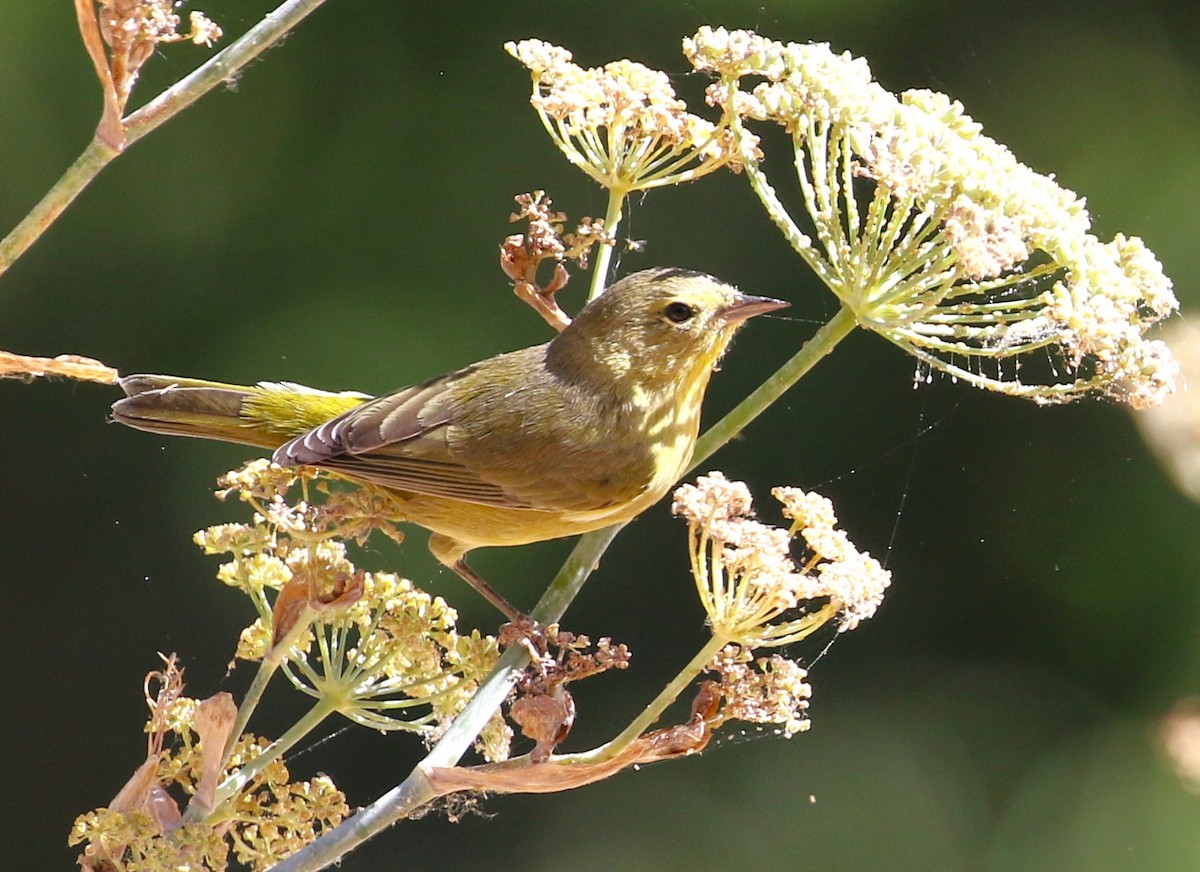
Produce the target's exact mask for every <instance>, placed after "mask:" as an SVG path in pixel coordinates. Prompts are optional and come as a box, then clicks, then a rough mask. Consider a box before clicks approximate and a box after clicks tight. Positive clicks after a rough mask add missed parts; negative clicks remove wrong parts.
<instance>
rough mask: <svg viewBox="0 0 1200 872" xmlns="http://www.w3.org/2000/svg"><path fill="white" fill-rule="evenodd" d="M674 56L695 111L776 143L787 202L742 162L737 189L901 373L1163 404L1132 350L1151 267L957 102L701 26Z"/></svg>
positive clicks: (819, 50) (1160, 298)
mask: <svg viewBox="0 0 1200 872" xmlns="http://www.w3.org/2000/svg"><path fill="white" fill-rule="evenodd" d="M684 54H685V55H686V56H687V57H688V59H689V60H690V61H691V63H692V65H693V67H694V68H695V69H696V70H698V71H703V72H707V73H709V74H711V75H713V76H714V77H715V79H716V81H715V82H714V83H713V84H712V85H710V86H709V89H708V98H709V101H710V102H711V103H713V104H714V105H717V106H719V107H721V109H722V111H723V112H724V113H725V117H726V118H729V119H731V120H730V123H731V126H732V127H734V128H735V129H744V128H745V125H746V124H749V123H754V122H767V123H774V124H777V125H779V126H781V127H783V128H784V130H785V131H786V132H787V133H788V134H789V135H790V136H791V139H792V147H793V151H794V155H791V156H789V157H790V158H791V159H790V160H788V162H787V163H788V164H789V165H794V169H795V177H796V178H797V180H798V183H799V188H800V191H799V196H798V198H793V197H781V196H780V195H779V194H778V193H777V192H776V190H775V188H774V187H773V186H772V184H771V182H770V181H769V180H768V177H767V172H768V166H767V161H764V160H759V159H758V158H757V157H756V156H755V155H753V154H750V153H744V154H743V162H744V166H745V168H746V171H747V175H748V177H749V179H750V182H751V185H752V186H753V187H754V189H755V192H756V193H757V194H758V196H759V198H760V200H761V201H762V203H763V205H764V206H765V207H766V209H767V212H768V214H769V215H770V216H771V218H772V219H773V220H774V221H775V223H776V225H777V226H778V227H779V229H780V230H781V231H782V232H783V233H784V235H785V237H786V238H787V240H788V242H789V243H790V244H791V245H792V247H793V248H794V249H795V251H796V252H797V253H798V254H799V255H800V256H801V257H802V258H803V259H804V260H805V261H806V262H807V263H808V265H809V266H810V267H812V268H813V269H814V270H815V271H816V273H817V274H818V276H819V277H820V278H821V279H822V280H823V281H824V283H825V284H826V285H827V286H828V287H829V288H830V290H832V291H833V293H834V294H835V295H837V297H838V298H839V299H840V300H841V302H842V303H843V305H844V306H845V307H846V308H847V309H849V310H850V311H851V312H852V313H853V315H854V317H855V319H856V320H857V322H858V323H859V324H860V325H861V326H863V327H866V328H868V329H870V330H873V331H875V332H877V333H879V334H880V335H882V336H884V337H885V338H887V339H888V340H890V341H892V342H894V343H895V344H897V345H899V346H900V347H901V348H903V349H904V350H905V351H907V352H909V353H910V354H912V355H913V356H914V357H916V358H917V360H918V361H919V364H918V366H919V369H921V370H929V369H937V370H941V371H943V372H946V373H948V374H950V375H951V376H953V377H955V378H959V379H962V380H963V381H966V382H968V383H969V384H972V385H975V386H977V387H982V388H986V389H989V390H993V391H998V392H1001V393H1006V394H1010V395H1014V396H1022V397H1027V398H1030V399H1033V400H1035V401H1037V402H1042V403H1056V402H1065V401H1068V400H1072V399H1076V398H1078V397H1081V396H1086V395H1093V394H1099V395H1103V396H1106V397H1109V398H1111V399H1115V400H1118V401H1120V402H1124V403H1127V404H1128V405H1130V406H1133V407H1134V408H1146V407H1148V406H1153V405H1156V404H1157V403H1159V402H1161V400H1162V399H1163V398H1164V397H1165V396H1166V395H1167V394H1169V393H1170V392H1172V391H1173V390H1174V388H1175V381H1176V376H1177V372H1178V366H1177V364H1176V363H1175V361H1174V359H1173V358H1172V356H1171V352H1170V350H1169V349H1168V348H1167V347H1166V345H1165V344H1164V343H1162V342H1160V341H1156V340H1151V339H1148V338H1147V337H1146V332H1147V330H1148V329H1149V328H1150V327H1151V326H1152V325H1153V324H1154V323H1155V322H1157V321H1159V320H1160V319H1162V318H1164V317H1166V316H1168V315H1170V314H1171V313H1173V312H1174V311H1175V310H1176V309H1177V308H1178V302H1177V300H1176V298H1175V295H1174V292H1173V290H1172V287H1171V282H1170V280H1169V279H1168V278H1167V277H1166V276H1165V275H1164V274H1163V271H1162V267H1161V265H1160V264H1159V262H1158V261H1157V259H1156V258H1155V257H1154V255H1153V254H1152V253H1151V252H1150V251H1149V250H1148V249H1147V248H1146V247H1145V246H1144V245H1143V244H1142V242H1141V240H1139V239H1137V238H1133V237H1125V236H1122V235H1118V236H1117V237H1115V238H1114V239H1113V240H1112V241H1111V242H1103V241H1101V240H1099V239H1097V238H1096V236H1094V235H1093V234H1092V233H1091V220H1090V217H1089V215H1088V213H1087V209H1086V205H1085V203H1084V200H1083V199H1082V198H1081V197H1079V196H1077V195H1076V194H1075V193H1073V192H1072V191H1069V190H1067V189H1065V188H1063V187H1062V186H1060V185H1059V184H1058V183H1057V182H1056V181H1055V180H1054V178H1053V177H1052V176H1046V175H1043V174H1041V173H1037V172H1035V171H1034V170H1032V169H1030V168H1029V167H1028V166H1026V165H1024V164H1022V163H1021V162H1019V161H1018V160H1017V159H1016V158H1015V157H1014V156H1013V154H1012V153H1011V152H1010V151H1009V150H1008V149H1007V148H1006V147H1005V146H1004V145H1002V144H1001V143H998V142H996V141H995V140H993V139H991V138H989V137H988V136H986V135H984V133H983V131H982V127H981V126H980V125H979V124H978V123H977V122H976V121H974V120H973V119H972V118H971V117H970V116H968V115H967V114H966V113H965V111H964V110H963V107H962V105H961V104H960V103H958V102H957V101H954V100H951V99H950V98H949V97H947V96H946V95H944V94H939V93H937V92H934V91H928V90H912V91H907V92H904V93H902V94H899V95H895V94H892V93H891V92H889V91H887V90H886V89H884V88H883V87H881V86H880V85H879V84H878V83H876V82H875V81H874V79H873V78H872V75H871V71H870V68H869V66H868V65H867V63H866V61H865V60H863V59H861V58H855V57H853V56H851V55H850V54H849V53H845V52H843V53H836V52H834V51H833V50H832V49H831V48H830V47H829V46H828V45H827V44H824V43H813V44H797V43H781V42H776V41H774V40H769V39H765V38H763V37H761V36H758V35H756V34H754V33H751V32H748V31H728V30H725V29H723V28H711V27H703V28H701V29H700V30H699V31H698V32H697V33H696V34H695V36H693V37H692V38H690V39H686V40H684ZM790 174H791V173H790V172H789V175H790ZM794 200H798V201H799V202H801V203H803V211H804V212H805V213H807V216H806V220H805V221H803V222H801V221H799V220H798V219H797V217H796V214H797V210H796V209H795V208H794V207H792V206H788V205H785V201H786V202H792V201H794ZM805 224H806V225H807V226H808V227H810V228H811V230H805V229H804V228H803V226H802V225H805Z"/></svg>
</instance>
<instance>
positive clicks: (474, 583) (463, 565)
mask: <svg viewBox="0 0 1200 872" xmlns="http://www.w3.org/2000/svg"><path fill="white" fill-rule="evenodd" d="M449 565H450V568H451V569H453V570H454V571H455V572H456V573H458V577H459V578H461V579H462V580H463V581H465V582H466V583H467V584H469V585H471V587H473V588H475V590H477V591H479V593H480V594H481V595H482V596H483V598H484V599H485V600H487V601H488V602H490V603H491V604H492V605H494V606H495V607H496V608H498V609H499V610H500V611H501V612H503V614H504V616H505V617H506V618H508V619H509V620H510V621H511V622H512V623H514V624H516V623H520V622H522V621H528V620H529V619H528V618H527V617H526V616H525V615H523V614H522V613H521V612H519V611H517V610H516V609H515V608H513V605H512V603H510V602H509V601H508V600H506V599H505V598H504V597H502V596H500V594H498V593H497V592H496V589H495V588H494V587H492V586H491V585H490V584H488V583H487V581H486V580H484V577H483V576H482V575H480V574H479V573H478V572H476V571H475V570H474V569H472V568H471V567H469V566H467V561H466V560H465V559H463V558H461V557H460V558H459V559H458V560H456V561H455V562H454V563H451V564H449Z"/></svg>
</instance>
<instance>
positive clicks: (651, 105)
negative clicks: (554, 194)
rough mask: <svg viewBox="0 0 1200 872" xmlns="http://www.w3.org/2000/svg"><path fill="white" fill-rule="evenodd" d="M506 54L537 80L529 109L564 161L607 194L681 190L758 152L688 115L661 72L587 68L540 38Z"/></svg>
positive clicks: (622, 64)
mask: <svg viewBox="0 0 1200 872" xmlns="http://www.w3.org/2000/svg"><path fill="white" fill-rule="evenodd" d="M504 48H505V50H506V51H507V52H508V53H509V54H511V55H512V56H513V57H515V58H516V59H517V60H519V61H520V62H521V63H522V64H524V65H525V66H526V67H528V68H529V70H530V72H531V73H532V75H533V96H532V98H531V100H530V102H531V103H532V104H533V107H534V108H535V109H536V110H537V112H538V115H539V116H540V117H541V119H542V123H543V124H544V125H545V127H546V130H547V132H548V133H549V134H550V136H551V138H552V139H553V140H554V142H555V143H556V144H557V145H558V147H559V148H560V149H561V150H562V153H563V154H564V155H566V157H567V160H569V161H570V162H571V163H572V164H574V165H575V166H577V167H579V168H580V169H581V170H583V171H584V172H585V173H587V174H588V175H589V176H591V177H592V178H593V179H594V180H595V181H596V182H598V183H599V184H600V185H602V186H603V187H605V188H607V189H608V190H609V191H614V192H617V193H618V194H619V195H621V196H624V195H625V194H628V193H629V192H631V191H638V190H645V189H647V188H655V187H660V186H663V185H674V184H679V183H680V182H686V181H690V180H692V179H696V178H699V177H700V176H703V175H706V174H707V173H710V172H713V171H714V170H717V169H720V168H721V167H724V166H737V165H738V164H739V163H740V161H741V160H742V157H741V155H742V154H743V153H744V152H753V149H754V140H753V137H750V136H749V135H748V134H742V135H743V136H745V137H746V141H745V142H743V143H740V147H739V143H738V142H737V141H735V135H734V133H733V132H732V131H731V130H730V128H729V127H728V126H727V125H725V124H720V125H714V124H713V123H712V122H710V121H706V120H705V119H703V118H701V117H699V116H698V115H693V114H691V113H690V112H688V111H687V106H686V105H685V104H684V102H683V101H682V100H680V99H679V98H678V97H676V96H675V91H674V89H673V88H672V87H671V83H670V80H668V78H667V76H666V74H665V73H661V72H659V71H658V70H652V69H650V68H649V67H645V66H643V65H642V64H638V63H634V62H633V61H629V60H621V61H613V62H612V63H609V64H605V65H604V66H603V67H592V68H590V69H585V68H584V67H580V66H578V65H576V64H574V63H573V62H572V61H571V53H570V52H569V51H567V50H566V49H563V48H559V47H558V46H555V45H551V44H549V43H546V42H542V41H541V40H538V39H526V40H521V41H520V42H516V43H513V42H510V43H506V44H505V46H504Z"/></svg>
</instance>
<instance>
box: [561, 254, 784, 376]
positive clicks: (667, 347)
mask: <svg viewBox="0 0 1200 872" xmlns="http://www.w3.org/2000/svg"><path fill="white" fill-rule="evenodd" d="M786 305H788V304H787V303H785V302H783V301H782V300H773V299H771V298H769V297H754V296H750V295H748V294H743V293H741V292H740V291H738V290H737V288H734V287H732V286H730V285H727V284H725V283H724V282H721V281H719V280H717V279H715V278H713V277H712V276H710V275H707V274H705V273H701V272H696V271H694V270H686V269H678V268H659V269H648V270H643V271H641V272H636V273H633V274H632V275H630V276H627V277H625V278H623V279H621V280H620V281H619V282H616V283H615V284H613V285H612V286H610V287H609V288H608V289H607V290H605V291H604V293H603V294H601V295H600V296H599V297H597V298H596V299H595V300H593V301H592V302H590V303H588V304H587V305H586V306H585V307H584V308H583V310H582V311H580V313H579V314H578V315H577V316H576V317H575V320H574V321H573V322H572V323H571V325H570V326H569V327H567V328H566V329H565V330H564V331H563V332H562V333H561V334H559V336H558V337H557V338H556V339H555V340H554V341H553V342H552V343H551V355H552V357H558V358H559V359H561V360H563V361H564V362H567V363H568V364H573V365H576V366H585V367H588V368H594V369H595V371H596V373H597V375H600V376H601V377H604V378H615V379H619V380H625V379H630V380H632V381H634V382H637V383H641V384H651V385H653V384H657V383H659V382H662V383H664V384H669V383H675V384H678V383H680V382H684V383H686V382H690V381H692V380H693V379H694V378H696V377H702V378H707V374H708V372H709V371H711V369H712V367H713V366H714V365H715V364H716V362H717V361H718V360H719V359H720V358H721V355H722V354H723V353H724V352H725V349H726V347H727V346H728V345H729V341H730V340H731V339H732V338H733V335H734V333H736V332H737V330H738V328H739V327H741V326H742V324H744V323H745V322H746V320H747V319H749V318H751V317H753V316H755V315H761V314H763V313H764V312H771V311H774V310H776V309H780V308H783V307H784V306H786Z"/></svg>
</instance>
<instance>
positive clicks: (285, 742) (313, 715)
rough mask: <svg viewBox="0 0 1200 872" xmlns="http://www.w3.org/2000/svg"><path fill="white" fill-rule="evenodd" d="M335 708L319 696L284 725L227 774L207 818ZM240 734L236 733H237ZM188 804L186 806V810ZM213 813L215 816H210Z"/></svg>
mask: <svg viewBox="0 0 1200 872" xmlns="http://www.w3.org/2000/svg"><path fill="white" fill-rule="evenodd" d="M336 711H337V705H336V704H334V703H332V702H330V701H329V700H326V699H325V698H323V697H322V698H319V699H318V700H317V702H316V705H314V706H313V707H312V708H311V709H309V710H308V712H307V714H305V715H304V717H302V718H300V720H298V721H296V723H294V724H292V726H291V727H290V728H289V729H288V731H287V732H286V733H284V734H283V735H282V736H280V737H279V738H278V739H276V740H275V741H274V742H272V743H271V744H270V745H269V746H267V747H266V748H264V749H263V751H262V753H261V754H259V755H258V756H257V757H255V758H254V759H253V760H249V761H247V762H246V764H245V765H244V766H242V767H241V768H240V769H238V770H237V771H236V772H234V773H232V774H230V776H229V777H228V778H226V779H225V781H224V782H223V783H222V784H221V785H220V786H219V787H218V788H217V795H216V802H215V805H214V807H213V809H212V811H211V812H210V814H209V818H208V822H209V823H215V822H216V821H217V820H218V819H220V817H221V806H222V805H223V804H225V803H226V802H227V801H229V799H231V798H232V797H233V796H234V795H235V794H236V793H238V791H240V790H241V789H242V788H244V787H245V786H246V785H247V784H249V783H250V781H251V780H252V779H253V778H254V777H255V776H256V775H258V773H260V772H262V771H263V769H265V768H266V767H267V766H268V765H269V764H270V763H271V762H272V761H274V760H276V759H278V758H279V757H281V756H283V755H284V754H286V753H287V752H288V751H289V750H291V749H292V748H293V747H294V746H295V745H296V743H297V742H299V741H300V740H301V739H303V738H304V737H305V736H307V735H308V734H309V733H311V732H312V731H313V730H315V729H316V728H317V726H318V725H320V723H321V722H322V721H323V720H325V719H326V718H327V717H329V716H330V715H331V714H333V713H334V712H336ZM239 735H240V734H239ZM190 808H191V807H190V806H189V810H190ZM213 815H215V816H216V817H213Z"/></svg>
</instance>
